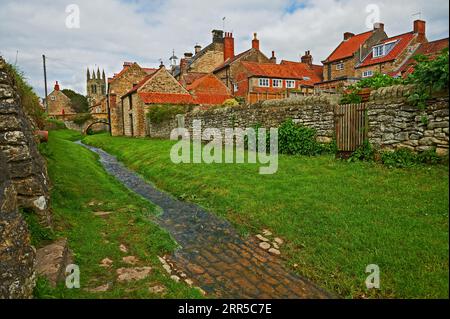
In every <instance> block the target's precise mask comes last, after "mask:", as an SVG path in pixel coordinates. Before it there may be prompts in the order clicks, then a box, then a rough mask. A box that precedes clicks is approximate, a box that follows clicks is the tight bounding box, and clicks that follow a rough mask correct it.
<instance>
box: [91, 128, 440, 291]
mask: <svg viewBox="0 0 450 319" xmlns="http://www.w3.org/2000/svg"><path fill="white" fill-rule="evenodd" d="M84 141H85V142H87V143H89V144H91V145H94V146H97V147H101V148H103V149H104V150H106V151H107V152H109V153H111V154H114V155H116V156H117V157H118V158H119V159H120V160H121V161H123V162H124V163H125V164H126V165H127V166H128V167H130V168H131V169H133V170H135V171H137V172H139V173H140V174H141V175H142V176H144V177H145V178H146V179H148V180H149V181H151V182H153V183H154V184H155V185H156V186H157V187H159V188H160V189H163V190H166V191H168V192H170V193H172V194H174V195H176V196H179V197H180V198H188V199H189V200H190V201H193V202H196V203H198V204H200V205H202V206H203V207H205V208H206V209H208V210H210V211H212V212H214V213H216V214H217V215H220V216H223V217H225V218H226V219H228V220H229V221H231V222H232V223H233V224H234V225H235V226H236V227H237V228H238V229H239V230H240V231H242V232H243V233H250V234H256V233H259V232H260V231H261V230H262V229H263V228H269V229H270V230H272V232H273V233H275V234H276V235H278V236H280V237H282V238H284V239H285V241H286V242H287V244H286V245H285V246H284V247H283V249H282V253H283V254H284V255H285V256H286V257H287V262H288V264H289V265H291V266H293V265H294V264H297V265H298V267H296V268H295V271H296V272H298V273H299V274H301V275H304V276H306V277H307V278H309V279H311V280H312V281H314V282H316V283H317V284H319V285H320V286H322V287H324V288H325V289H328V290H330V291H333V292H335V293H337V294H339V295H340V296H343V297H345V298H360V297H368V298H448V280H449V273H448V269H449V268H448V257H449V255H448V249H449V242H448V167H447V166H443V165H440V166H417V167H413V168H408V169H388V168H386V167H384V166H382V165H379V164H373V163H361V162H358V163H347V162H344V161H339V160H335V159H334V158H333V157H332V156H318V157H294V156H280V158H279V169H278V172H277V173H276V174H274V175H259V174H258V168H259V166H258V165H255V164H239V165H230V164H209V165H206V164H200V165H199V164H178V165H177V164H173V163H172V162H171V161H170V156H169V154H170V149H171V146H172V145H173V144H174V142H172V141H163V140H149V139H131V138H125V137H116V138H111V137H109V136H107V135H105V134H103V135H95V136H88V137H86V138H85V139H84ZM369 264H377V265H378V266H379V267H380V272H381V289H379V290H370V291H368V290H367V289H366V287H365V279H366V277H367V276H368V274H367V273H365V269H366V266H367V265H369ZM293 269H294V267H293Z"/></svg>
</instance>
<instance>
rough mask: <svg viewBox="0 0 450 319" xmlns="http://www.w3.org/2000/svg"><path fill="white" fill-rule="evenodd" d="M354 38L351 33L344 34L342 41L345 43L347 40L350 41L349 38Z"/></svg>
mask: <svg viewBox="0 0 450 319" xmlns="http://www.w3.org/2000/svg"><path fill="white" fill-rule="evenodd" d="M354 36H355V34H354V33H351V32H345V33H344V41H347V40H348V39H350V38H352V37H354Z"/></svg>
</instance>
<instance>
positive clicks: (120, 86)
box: [108, 62, 156, 136]
mask: <svg viewBox="0 0 450 319" xmlns="http://www.w3.org/2000/svg"><path fill="white" fill-rule="evenodd" d="M155 71H156V69H151V68H142V67H140V66H139V65H138V64H137V63H136V62H134V63H133V62H125V63H124V64H123V68H122V70H121V71H120V72H119V73H118V74H115V75H114V76H113V77H112V78H109V79H108V97H109V101H108V102H109V108H110V117H111V134H112V135H113V136H119V135H123V132H124V127H123V122H124V118H123V113H122V105H121V98H122V96H123V95H125V94H126V93H127V92H128V91H130V90H131V89H132V88H133V87H134V86H136V85H137V84H138V83H139V82H141V81H142V80H143V79H144V78H145V77H146V76H148V75H150V74H153V73H154V72H155Z"/></svg>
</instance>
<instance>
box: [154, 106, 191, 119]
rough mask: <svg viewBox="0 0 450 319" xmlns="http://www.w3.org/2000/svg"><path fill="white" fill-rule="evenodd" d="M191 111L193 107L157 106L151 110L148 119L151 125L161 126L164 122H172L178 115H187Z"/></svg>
mask: <svg viewBox="0 0 450 319" xmlns="http://www.w3.org/2000/svg"><path fill="white" fill-rule="evenodd" d="M191 110H192V105H168V104H162V105H155V106H152V107H151V108H150V109H149V111H148V113H147V118H148V119H149V121H150V123H153V124H159V123H162V122H164V121H168V120H172V119H173V118H175V116H176V115H177V114H185V113H187V112H189V111H191Z"/></svg>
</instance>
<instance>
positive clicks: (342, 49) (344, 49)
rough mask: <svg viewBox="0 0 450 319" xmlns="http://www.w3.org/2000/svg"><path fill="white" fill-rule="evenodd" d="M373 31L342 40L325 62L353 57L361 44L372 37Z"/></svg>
mask: <svg viewBox="0 0 450 319" xmlns="http://www.w3.org/2000/svg"><path fill="white" fill-rule="evenodd" d="M372 33H373V31H367V32H364V33H360V34H357V35H354V36H353V37H351V38H350V39H348V40H344V41H342V42H341V44H339V46H338V47H337V48H336V49H335V50H334V51H333V52H332V53H331V54H330V56H329V57H328V58H327V59H326V60H325V61H324V62H333V61H337V60H343V59H346V58H349V57H352V56H353V55H354V54H355V53H356V52H357V51H358V50H359V48H360V47H361V45H363V44H364V42H366V41H367V40H368V39H369V38H370V36H371V35H372Z"/></svg>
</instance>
